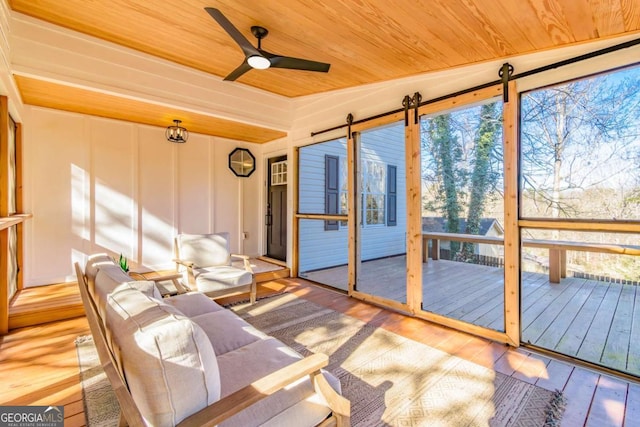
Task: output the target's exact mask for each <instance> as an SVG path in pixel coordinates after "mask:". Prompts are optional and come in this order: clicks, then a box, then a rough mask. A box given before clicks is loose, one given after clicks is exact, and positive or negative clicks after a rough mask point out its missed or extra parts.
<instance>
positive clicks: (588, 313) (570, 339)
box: [306, 257, 640, 423]
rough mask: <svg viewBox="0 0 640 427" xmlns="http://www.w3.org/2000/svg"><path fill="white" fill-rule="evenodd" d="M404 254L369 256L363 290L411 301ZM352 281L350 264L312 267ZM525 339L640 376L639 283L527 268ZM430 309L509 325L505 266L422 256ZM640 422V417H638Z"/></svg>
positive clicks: (340, 284)
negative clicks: (557, 278) (556, 276)
mask: <svg viewBox="0 0 640 427" xmlns="http://www.w3.org/2000/svg"><path fill="white" fill-rule="evenodd" d="M405 262H406V261H405V257H392V258H386V259H380V260H375V261H367V262H364V263H362V272H361V275H360V283H361V285H360V286H359V288H358V290H360V291H362V292H366V293H370V294H372V295H376V296H382V297H385V298H389V299H393V300H396V301H401V302H405V301H406V289H405V287H406V286H405V283H406V276H405V274H406V266H405V264H404V263H405ZM306 277H307V278H309V279H311V280H315V281H318V282H320V283H324V284H328V285H334V286H336V287H337V288H339V289H346V288H347V281H346V280H347V273H346V267H335V268H331V269H326V270H321V271H315V272H311V273H307V274H306ZM521 295H522V304H521V310H522V341H523V342H526V343H530V344H533V345H536V346H538V347H541V348H545V349H549V350H552V351H555V352H558V353H561V354H564V355H567V356H570V357H576V358H579V359H582V360H585V361H588V362H591V363H596V364H600V365H602V366H605V367H608V368H611V369H615V370H619V371H623V372H627V373H631V374H633V375H636V376H640V286H634V285H622V284H619V283H609V282H602V281H596V280H587V279H578V278H573V277H568V278H563V279H562V280H561V282H560V283H550V282H549V277H548V275H546V274H542V273H530V272H524V273H523V274H522V287H521ZM423 301H424V302H423V309H424V310H425V311H430V312H433V313H437V314H441V315H444V316H447V317H450V318H454V319H459V320H463V321H465V322H468V323H471V324H475V325H479V326H484V327H487V328H491V329H495V330H499V331H503V330H504V271H503V269H501V268H496V267H489V266H483V265H476V264H467V263H460V262H453V261H447V260H438V261H432V260H429V262H428V263H427V264H423ZM639 423H640V421H639Z"/></svg>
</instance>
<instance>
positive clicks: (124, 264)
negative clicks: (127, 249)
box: [118, 254, 129, 273]
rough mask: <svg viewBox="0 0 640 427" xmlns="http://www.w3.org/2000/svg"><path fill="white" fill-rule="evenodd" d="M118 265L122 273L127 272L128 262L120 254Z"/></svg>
mask: <svg viewBox="0 0 640 427" xmlns="http://www.w3.org/2000/svg"><path fill="white" fill-rule="evenodd" d="M118 264H120V268H121V269H122V271H124V272H125V273H128V272H129V261H127V258H126V257H124V256H123V255H122V254H120V259H119V260H118Z"/></svg>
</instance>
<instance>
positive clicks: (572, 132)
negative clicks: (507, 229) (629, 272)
mask: <svg viewBox="0 0 640 427" xmlns="http://www.w3.org/2000/svg"><path fill="white" fill-rule="evenodd" d="M638 74H640V73H638V72H636V73H635V77H634V76H632V75H627V76H624V73H623V74H622V75H621V74H616V73H612V74H606V75H600V76H596V77H591V78H588V79H582V80H578V81H573V82H570V83H566V84H562V85H558V86H554V87H550V88H544V89H540V90H537V91H533V92H530V93H528V94H526V95H524V96H523V97H522V126H521V129H522V138H521V150H522V166H523V171H522V172H523V173H522V179H523V186H522V187H523V195H524V196H525V197H527V198H529V199H530V200H531V201H532V202H533V204H534V206H535V208H534V209H535V211H536V214H537V215H532V216H549V217H552V218H560V217H579V216H582V215H583V212H584V211H583V209H582V204H581V200H580V199H581V197H580V195H581V194H583V192H584V191H585V190H586V189H589V188H597V187H599V186H602V185H609V186H610V185H612V184H613V183H615V182H616V177H618V178H620V177H624V175H625V174H626V173H627V171H628V170H629V169H630V168H632V167H633V168H635V167H637V164H634V163H633V162H630V161H629V159H628V158H629V157H632V156H633V153H632V152H630V151H629V150H628V148H629V147H630V146H631V144H633V143H634V142H635V141H636V140H637V138H638V129H637V126H638V124H637V123H638V114H639V113H640V109H639V105H638V103H639V96H638V91H639V90H640V85H638ZM634 127H635V129H634ZM607 164H609V165H611V167H609V168H607V169H609V170H608V171H605V170H604V168H603V166H604V165H607ZM591 214H592V215H593V213H591ZM530 215H531V214H530ZM596 217H597V216H596Z"/></svg>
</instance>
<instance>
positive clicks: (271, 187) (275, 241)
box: [265, 156, 287, 261]
mask: <svg viewBox="0 0 640 427" xmlns="http://www.w3.org/2000/svg"><path fill="white" fill-rule="evenodd" d="M286 160H287V157H286V156H281V157H275V158H272V159H269V180H268V183H269V184H268V187H267V193H268V197H267V217H266V220H265V223H266V226H267V256H268V257H269V258H274V259H278V260H281V261H286V259H287V184H286V183H287V164H286Z"/></svg>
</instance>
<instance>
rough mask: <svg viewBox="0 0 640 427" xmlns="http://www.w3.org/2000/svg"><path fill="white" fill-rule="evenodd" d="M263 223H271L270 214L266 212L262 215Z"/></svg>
mask: <svg viewBox="0 0 640 427" xmlns="http://www.w3.org/2000/svg"><path fill="white" fill-rule="evenodd" d="M264 223H265V225H271V214H267V215H265V216H264Z"/></svg>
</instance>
